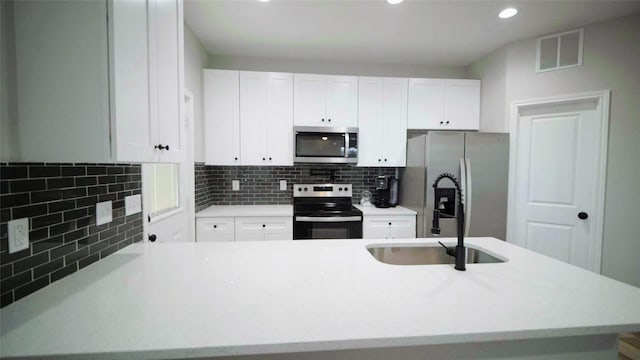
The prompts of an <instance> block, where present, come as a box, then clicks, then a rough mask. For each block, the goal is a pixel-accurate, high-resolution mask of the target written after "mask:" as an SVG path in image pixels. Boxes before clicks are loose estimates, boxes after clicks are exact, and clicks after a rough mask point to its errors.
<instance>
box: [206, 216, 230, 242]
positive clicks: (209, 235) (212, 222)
mask: <svg viewBox="0 0 640 360" xmlns="http://www.w3.org/2000/svg"><path fill="white" fill-rule="evenodd" d="M234 231H235V228H234V219H233V218H232V217H220V218H199V219H196V241H197V242H212V241H233V239H234V236H235V235H234Z"/></svg>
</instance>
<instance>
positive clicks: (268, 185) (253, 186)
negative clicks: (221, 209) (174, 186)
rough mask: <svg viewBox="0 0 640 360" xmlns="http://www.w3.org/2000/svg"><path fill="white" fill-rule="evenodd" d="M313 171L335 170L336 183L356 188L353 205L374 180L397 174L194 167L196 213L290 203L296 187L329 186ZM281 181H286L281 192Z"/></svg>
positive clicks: (337, 168) (388, 170) (389, 170)
mask: <svg viewBox="0 0 640 360" xmlns="http://www.w3.org/2000/svg"><path fill="white" fill-rule="evenodd" d="M311 170H314V171H328V170H335V174H336V177H335V182H336V183H342V184H344V183H347V184H352V185H353V199H354V202H358V201H360V197H361V194H362V191H364V190H369V191H373V190H375V177H376V176H378V175H395V170H396V169H395V168H377V167H356V166H349V165H324V164H323V165H310V164H309V165H308V164H304V165H296V166H207V165H204V164H196V166H195V179H196V180H195V183H196V185H195V189H196V190H195V191H196V194H195V198H196V211H199V210H202V209H204V208H206V207H207V206H211V205H258V204H291V203H292V201H293V198H292V194H293V184H300V183H302V184H309V183H328V182H329V176H328V175H311ZM231 180H240V191H232V190H231ZM280 180H287V190H286V191H281V190H279V189H280Z"/></svg>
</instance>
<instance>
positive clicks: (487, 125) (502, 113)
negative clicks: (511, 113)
mask: <svg viewBox="0 0 640 360" xmlns="http://www.w3.org/2000/svg"><path fill="white" fill-rule="evenodd" d="M469 76H470V77H471V78H474V79H482V96H481V99H480V101H481V104H480V119H481V121H480V131H485V132H506V131H507V124H508V123H509V122H508V121H507V114H508V109H507V108H508V104H506V103H505V99H506V96H507V48H506V47H502V48H500V49H498V50H496V51H493V52H492V53H490V54H489V55H487V56H485V57H484V58H482V59H480V60H478V61H476V62H475V63H473V64H471V65H470V66H469Z"/></svg>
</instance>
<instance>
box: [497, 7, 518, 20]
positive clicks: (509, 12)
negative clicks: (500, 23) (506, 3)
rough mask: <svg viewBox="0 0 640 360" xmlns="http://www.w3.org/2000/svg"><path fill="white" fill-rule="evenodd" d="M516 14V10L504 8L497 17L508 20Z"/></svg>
mask: <svg viewBox="0 0 640 360" xmlns="http://www.w3.org/2000/svg"><path fill="white" fill-rule="evenodd" d="M517 13H518V10H517V9H515V8H506V9H504V10H502V11H500V14H498V17H499V18H500V19H508V18H510V17H512V16H513V15H515V14H517Z"/></svg>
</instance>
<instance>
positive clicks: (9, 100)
mask: <svg viewBox="0 0 640 360" xmlns="http://www.w3.org/2000/svg"><path fill="white" fill-rule="evenodd" d="M0 27H1V29H0V36H2V39H1V40H0V45H1V47H2V48H1V49H0V56H1V57H2V58H1V59H0V160H2V161H18V160H19V159H20V150H19V147H18V142H17V140H18V111H17V108H16V105H17V98H16V96H17V95H16V58H15V54H16V49H15V45H16V44H15V30H14V21H13V1H0Z"/></svg>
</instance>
